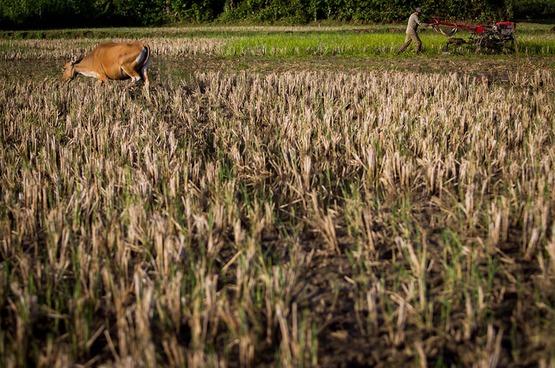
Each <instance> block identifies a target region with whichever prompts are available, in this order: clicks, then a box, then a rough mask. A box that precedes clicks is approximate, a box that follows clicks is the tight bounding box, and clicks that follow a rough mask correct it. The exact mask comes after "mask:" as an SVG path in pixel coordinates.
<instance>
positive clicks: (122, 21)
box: [0, 0, 555, 29]
mask: <svg viewBox="0 0 555 368" xmlns="http://www.w3.org/2000/svg"><path fill="white" fill-rule="evenodd" d="M415 6H421V7H422V8H423V9H424V12H425V14H428V15H432V14H433V15H441V16H446V17H456V18H462V19H481V20H485V19H491V18H497V19H499V18H515V19H519V20H522V19H527V20H538V19H553V18H555V0H409V1H401V0H2V1H0V28H2V29H14V28H35V29H36V28H61V27H82V26H119V25H137V26H139V25H161V24H177V23H191V22H211V21H218V22H235V23H236V22H245V23H257V22H265V23H267V22H271V23H276V22H277V23H283V24H302V23H307V22H312V21H321V20H330V21H341V22H345V21H348V22H392V21H397V20H401V19H404V18H405V17H406V16H407V15H408V14H409V13H410V11H411V10H412V9H413V8H414V7H415Z"/></svg>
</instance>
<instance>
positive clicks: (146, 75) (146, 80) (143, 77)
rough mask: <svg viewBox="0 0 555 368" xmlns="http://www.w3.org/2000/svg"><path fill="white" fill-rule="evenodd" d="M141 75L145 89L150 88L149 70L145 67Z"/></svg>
mask: <svg viewBox="0 0 555 368" xmlns="http://www.w3.org/2000/svg"><path fill="white" fill-rule="evenodd" d="M140 74H141V79H142V80H143V82H144V88H145V89H148V87H149V85H150V81H149V80H148V72H147V70H146V66H144V67H142V68H141V72H140Z"/></svg>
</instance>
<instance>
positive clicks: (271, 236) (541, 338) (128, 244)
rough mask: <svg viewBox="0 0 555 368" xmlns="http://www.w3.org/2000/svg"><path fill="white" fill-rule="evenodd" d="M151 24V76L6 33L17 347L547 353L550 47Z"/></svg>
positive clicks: (10, 328)
mask: <svg viewBox="0 0 555 368" xmlns="http://www.w3.org/2000/svg"><path fill="white" fill-rule="evenodd" d="M270 36H271V37H275V36H274V35H270ZM158 37H159V38H153V39H152V41H151V43H152V44H154V46H153V50H155V57H154V59H153V65H152V69H153V75H154V82H153V83H152V88H151V90H150V94H149V96H145V95H143V94H142V93H140V92H139V91H138V90H136V89H134V88H130V87H129V86H128V85H127V84H126V83H107V84H104V85H102V86H96V85H95V84H94V82H93V81H91V80H90V79H78V80H76V81H75V82H73V83H71V84H63V83H61V82H60V81H59V75H57V74H59V70H58V69H59V67H55V66H56V65H58V62H59V60H63V59H64V58H66V57H68V56H70V54H71V53H73V52H75V50H76V49H78V48H80V47H85V46H81V43H83V42H84V43H85V44H90V45H92V44H94V43H95V42H97V40H92V39H86V40H64V39H57V40H53V41H51V40H8V41H3V42H4V44H3V45H4V48H2V47H0V59H1V60H2V61H0V64H2V66H1V70H4V71H8V70H10V68H15V69H16V70H18V73H17V74H16V75H13V74H10V73H9V72H6V73H5V74H4V77H3V78H2V79H0V116H1V121H0V124H1V129H0V357H1V359H2V365H3V366H6V367H16V366H42V367H52V366H57V367H66V366H73V365H77V366H85V367H92V366H100V365H104V366H122V367H123V366H148V367H150V366H190V367H206V366H213V367H215V366H220V367H227V366H229V367H235V366H284V367H311V366H323V367H335V366H419V367H426V366H433V367H451V366H477V367H506V366H530V365H533V366H541V367H549V366H552V365H553V364H555V356H554V354H553V352H554V351H555V338H554V337H553V336H554V333H553V332H554V331H555V285H554V281H555V231H554V229H555V228H554V226H555V222H554V218H553V211H554V210H555V196H554V194H553V190H552V188H553V185H554V184H555V170H554V168H555V126H554V124H555V122H554V119H553V114H554V111H555V99H554V93H555V91H554V88H553V85H554V82H555V74H554V70H553V68H552V67H551V66H550V63H552V62H553V59H552V58H550V56H545V55H544V56H541V55H539V56H537V57H536V58H534V57H531V58H529V59H525V57H524V56H522V55H520V56H519V55H516V56H502V57H497V56H487V57H485V61H482V60H480V61H478V60H476V59H477V57H475V56H446V59H445V63H446V64H449V63H454V64H456V65H459V66H461V67H460V68H457V69H458V70H457V71H444V72H441V71H438V70H436V69H434V66H433V65H430V69H429V70H424V71H423V70H418V71H414V70H411V69H413V68H411V65H412V64H410V61H407V60H406V59H403V58H397V59H396V58H394V57H392V56H387V55H386V56H385V57H384V60H386V61H387V60H389V59H390V60H391V64H392V65H393V67H391V68H387V67H385V68H372V67H367V68H362V69H361V68H360V67H359V65H358V64H359V61H360V60H361V59H359V58H365V57H366V58H368V56H364V55H362V56H360V55H359V56H358V57H359V58H355V59H349V57H350V55H344V56H345V59H339V60H340V62H336V59H334V58H335V56H333V55H332V56H329V57H328V56H325V55H324V57H322V60H318V58H319V56H317V55H315V56H313V57H311V56H310V54H311V53H312V51H310V49H307V48H306V47H305V48H303V47H301V48H300V49H299V50H301V51H299V53H300V54H303V53H307V55H305V58H304V59H303V57H302V55H301V56H295V55H293V59H290V58H289V59H288V58H287V53H282V54H280V53H276V54H275V55H270V57H268V56H267V55H258V54H257V52H252V53H251V52H241V53H240V55H236V54H234V55H228V56H226V55H224V54H219V52H220V51H218V50H229V49H228V48H227V47H228V46H227V45H229V43H228V41H226V39H217V38H215V39H212V38H210V39H208V38H207V39H205V40H204V39H203V40H192V41H190V43H186V42H185V43H182V42H181V41H180V40H179V39H171V38H163V37H162V36H158ZM241 42H246V43H247V44H248V42H250V41H241ZM280 42H281V41H280ZM64 45H66V48H64ZM0 46H2V43H1V42H0ZM197 47H198V49H197ZM249 47H251V46H249ZM294 47H297V46H294ZM542 47H543V46H542ZM220 48H221V49H220ZM180 50H181V51H180ZM195 50H196V51H195ZM211 50H212V51H211ZM249 50H255V49H253V48H252V47H251V48H250V49H249ZM303 50H304V51H303ZM307 50H308V51H307ZM544 50H548V49H547V48H545V49H544ZM211 53H214V54H213V55H212V56H210V55H211ZM430 53H432V55H425V56H423V57H418V58H417V59H416V60H417V62H422V63H425V62H426V57H430V59H431V60H432V61H429V63H431V64H432V63H433V62H434V60H436V58H438V57H439V56H434V55H433V51H430ZM545 53H546V54H547V51H546V52H545ZM207 55H208V56H207ZM180 57H185V58H188V59H186V60H189V61H191V62H192V64H194V65H196V67H194V68H190V69H189V70H185V71H183V72H182V73H183V74H180V73H181V72H179V71H178V70H172V71H171V72H170V71H169V70H170V69H180V68H183V69H186V68H187V67H186V65H187V63H184V62H181V64H180V63H179V60H178V59H179V58H180ZM337 57H338V58H340V57H341V52H339V56H337ZM264 58H266V59H264ZM315 58H316V59H315ZM519 58H520V59H519ZM512 59H517V61H514V60H512ZM36 60H41V61H43V60H44V62H45V63H46V64H45V65H48V67H47V68H40V67H37V66H36V65H34V64H35V62H36ZM264 60H265V61H264ZM469 60H470V61H469ZM511 60H512V61H511ZM518 60H520V61H518ZM205 61H206V62H205ZM367 61H368V63H369V65H375V64H372V60H370V59H368V60H367ZM261 62H266V63H267V64H265V66H262V67H261V66H260V65H261V64H260V63H261ZM325 62H329V63H328V64H326V66H325V67H323V68H319V65H320V64H321V63H325ZM374 62H375V61H374ZM481 62H486V63H491V64H492V65H494V66H496V67H497V68H499V69H500V70H502V71H503V73H502V77H503V78H501V79H500V78H497V77H498V76H499V75H500V74H496V73H494V74H491V73H488V71H484V72H481V71H480V72H475V71H472V72H469V70H471V67H472V66H471V64H476V63H481ZM505 62H507V63H509V64H510V65H516V67H514V68H510V69H509V68H503V65H506V64H505ZM240 63H247V64H249V66H248V67H247V68H244V69H245V70H238V69H237V68H234V65H235V64H240ZM257 63H258V64H257ZM465 63H467V64H469V66H468V68H463V67H462V65H464V64H465ZM192 64H189V65H192ZM281 64H284V65H287V66H288V67H285V68H283V67H282V69H279V71H274V70H273V69H274V67H276V68H278V67H279V66H280V65H281ZM203 65H209V66H210V65H211V67H208V68H205V70H203V68H202V66H203ZM299 65H300V67H297V66H299ZM530 65H532V67H530ZM59 66H61V64H59ZM222 66H225V67H223V68H222ZM395 66H398V67H395ZM492 69H493V68H492ZM166 71H168V72H167V73H166Z"/></svg>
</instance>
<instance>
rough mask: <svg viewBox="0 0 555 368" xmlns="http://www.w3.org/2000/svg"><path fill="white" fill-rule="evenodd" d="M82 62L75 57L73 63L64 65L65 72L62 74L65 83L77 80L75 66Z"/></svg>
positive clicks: (69, 62)
mask: <svg viewBox="0 0 555 368" xmlns="http://www.w3.org/2000/svg"><path fill="white" fill-rule="evenodd" d="M79 61H81V59H80V58H77V57H74V58H73V59H71V61H68V62H67V63H65V64H64V72H63V74H62V80H63V81H65V82H69V81H71V80H72V79H73V78H75V64H77V63H78V62H79Z"/></svg>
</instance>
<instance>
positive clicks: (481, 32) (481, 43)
mask: <svg viewBox="0 0 555 368" xmlns="http://www.w3.org/2000/svg"><path fill="white" fill-rule="evenodd" d="M429 25H430V26H431V27H432V28H433V29H434V30H435V31H436V32H439V33H441V34H443V35H445V36H447V37H448V40H447V43H446V44H445V46H444V48H443V51H445V52H449V51H450V48H451V49H452V48H455V49H461V48H463V47H464V48H466V49H470V50H472V51H475V52H478V53H491V54H497V53H512V52H515V51H516V41H515V29H516V24H515V23H514V22H510V21H503V22H496V23H494V24H492V25H485V24H468V23H460V22H453V21H449V20H444V19H440V18H432V20H431V22H429ZM459 30H462V31H467V32H469V33H470V36H469V37H468V38H466V39H465V38H460V37H453V36H454V35H455V34H456V33H457V32H458V31H459Z"/></svg>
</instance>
